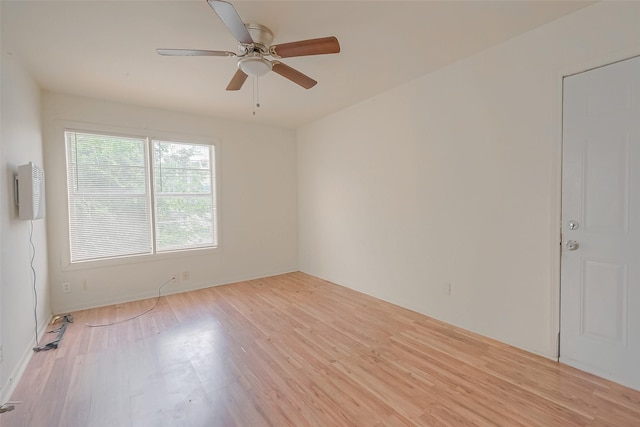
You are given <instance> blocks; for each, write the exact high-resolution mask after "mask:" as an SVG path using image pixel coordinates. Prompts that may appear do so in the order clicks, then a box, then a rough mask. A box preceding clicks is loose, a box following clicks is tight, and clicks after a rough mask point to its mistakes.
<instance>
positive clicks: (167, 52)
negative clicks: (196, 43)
mask: <svg viewBox="0 0 640 427" xmlns="http://www.w3.org/2000/svg"><path fill="white" fill-rule="evenodd" d="M156 52H158V53H159V54H160V55H162V56H236V54H235V53H234V52H228V51H226V50H199V49H156Z"/></svg>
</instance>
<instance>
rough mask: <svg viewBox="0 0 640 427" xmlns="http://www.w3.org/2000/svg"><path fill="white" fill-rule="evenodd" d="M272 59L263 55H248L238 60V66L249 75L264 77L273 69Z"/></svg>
mask: <svg viewBox="0 0 640 427" xmlns="http://www.w3.org/2000/svg"><path fill="white" fill-rule="evenodd" d="M271 67H272V65H271V61H268V60H266V59H264V58H263V57H262V56H259V55H256V56H246V57H244V58H240V59H239V60H238V68H240V69H241V70H242V72H243V73H245V74H246V75H247V76H251V77H262V76H264V75H265V74H267V73H268V72H269V71H271Z"/></svg>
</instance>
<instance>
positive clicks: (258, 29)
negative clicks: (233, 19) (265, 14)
mask: <svg viewBox="0 0 640 427" xmlns="http://www.w3.org/2000/svg"><path fill="white" fill-rule="evenodd" d="M244 26H245V27H247V31H249V34H250V35H251V38H252V39H253V43H254V45H255V49H254V50H258V51H259V52H260V53H262V54H263V55H266V54H268V53H269V46H271V42H273V32H271V30H270V29H268V28H267V27H265V26H264V25H260V24H255V23H253V22H248V23H246V24H244ZM241 48H242V46H241Z"/></svg>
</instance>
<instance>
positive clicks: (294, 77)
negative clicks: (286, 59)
mask: <svg viewBox="0 0 640 427" xmlns="http://www.w3.org/2000/svg"><path fill="white" fill-rule="evenodd" d="M272 70H273V71H275V72H276V73H278V74H280V75H281V76H282V77H284V78H285V79H289V80H291V81H292V82H294V83H296V84H299V85H300V86H302V87H303V88H305V89H311V88H312V87H314V86H315V85H316V84H317V83H318V82H317V81H315V80H313V79H312V78H311V77H309V76H306V75H304V74H302V73H301V72H300V71H298V70H296V69H294V68H291V67H289V66H288V65H285V64H283V63H282V62H278V61H273V68H272Z"/></svg>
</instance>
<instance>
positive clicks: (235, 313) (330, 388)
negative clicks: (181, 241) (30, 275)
mask: <svg viewBox="0 0 640 427" xmlns="http://www.w3.org/2000/svg"><path fill="white" fill-rule="evenodd" d="M156 303H157V306H156V307H155V308H154V309H153V310H152V311H151V312H149V313H147V314H145V315H143V316H140V317H135V316H136V315H137V314H140V313H142V312H144V311H146V310H147V309H149V308H150V307H153V306H154V305H155V304H156ZM73 315H74V318H75V322H74V323H72V324H70V325H68V329H67V333H66V334H65V338H64V340H63V342H62V345H61V347H60V348H59V349H57V350H53V351H48V352H41V353H35V354H34V355H33V357H32V359H31V361H30V363H29V365H28V367H27V369H26V371H25V374H24V375H23V377H22V379H21V381H20V383H19V384H18V385H17V387H16V390H15V392H14V395H13V396H12V400H19V401H22V402H24V403H23V404H21V405H19V406H17V407H16V410H15V411H13V412H9V413H6V414H3V415H2V418H1V419H0V421H1V422H2V427H87V426H88V427H101V426H118V427H121V426H132V427H140V426H153V427H157V426H167V427H174V426H185V427H187V426H188V427H194V426H203V427H205V426H207V427H209V426H224V427H227V426H249V427H262V426H278V427H280V426H296V427H304V426H319V427H327V426H329V427H332V426H358V427H360V426H452V427H459V426H505V427H532V426H537V427H555V426H558V427H567V426H568V427H570V426H590V427H594V426H616V427H627V426H629V427H631V426H640V392H638V391H634V390H631V389H628V388H625V387H622V386H620V385H617V384H614V383H611V382H609V381H606V380H604V379H601V378H598V377H595V376H593V375H590V374H587V373H585V372H581V371H579V370H576V369H574V368H571V367H568V366H565V365H562V364H559V363H556V362H553V361H551V360H548V359H545V358H543V357H540V356H537V355H534V354H531V353H527V352H525V351H522V350H519V349H516V348H514V347H511V346H509V345H506V344H504V343H500V342H497V341H494V340H491V339H488V338H485V337H482V336H479V335H477V334H474V333H471V332H469V331H465V330H462V329H459V328H456V327H453V326H451V325H448V324H446V323H443V322H441V321H438V320H435V319H431V318H429V317H426V316H423V315H421V314H419V313H416V312H413V311H410V310H406V309H403V308H400V307H397V306H394V305H393V304H389V303H386V302H384V301H380V300H378V299H375V298H373V297H371V296H367V295H363V294H361V293H358V292H355V291H353V290H350V289H347V288H344V287H341V286H337V285H335V284H332V283H329V282H327V281H324V280H322V279H319V278H316V277H313V276H309V275H306V274H303V273H299V272H296V273H289V274H284V275H279V276H274V277H267V278H262V279H256V280H250V281H245V282H239V283H234V284H230V285H225V286H218V287H212V288H208V289H202V290H198V291H193V292H186V293H182V294H174V295H168V296H163V297H161V298H159V299H157V298H153V299H148V300H143V301H135V302H131V303H125V304H116V305H112V306H109V307H102V308H96V309H90V310H83V311H79V312H77V313H73ZM131 317H135V318H134V319H131V320H128V321H125V322H121V323H115V324H113V325H111V326H105V327H89V326H87V324H93V325H96V324H110V323H114V322H120V321H123V320H125V319H129V318H131ZM52 328H54V327H52Z"/></svg>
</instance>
